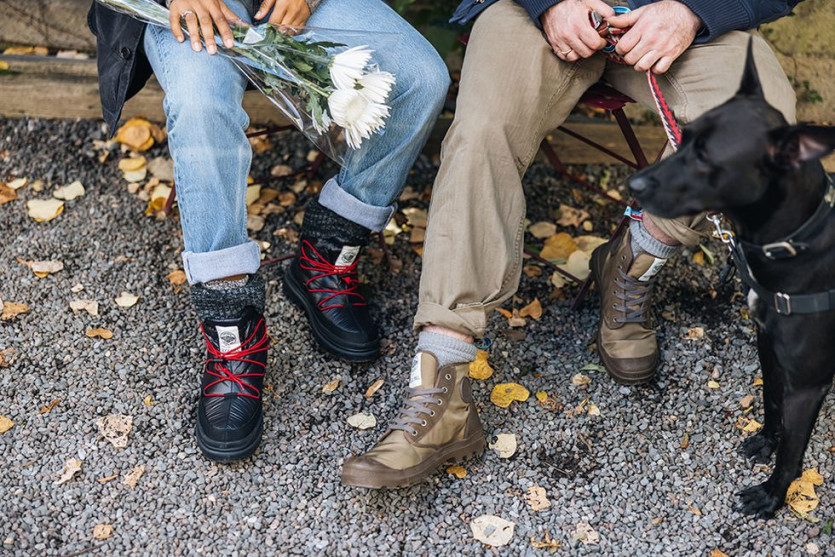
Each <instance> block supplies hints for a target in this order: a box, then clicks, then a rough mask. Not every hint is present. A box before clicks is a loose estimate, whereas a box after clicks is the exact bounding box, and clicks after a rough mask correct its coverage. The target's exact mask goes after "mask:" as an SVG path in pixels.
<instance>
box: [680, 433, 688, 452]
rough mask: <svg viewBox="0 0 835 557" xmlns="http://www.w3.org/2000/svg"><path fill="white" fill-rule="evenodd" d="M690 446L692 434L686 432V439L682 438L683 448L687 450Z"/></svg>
mask: <svg viewBox="0 0 835 557" xmlns="http://www.w3.org/2000/svg"><path fill="white" fill-rule="evenodd" d="M689 446H690V434H689V433H687V432H685V433H684V437H682V438H681V448H682V449H686V448H687V447H689Z"/></svg>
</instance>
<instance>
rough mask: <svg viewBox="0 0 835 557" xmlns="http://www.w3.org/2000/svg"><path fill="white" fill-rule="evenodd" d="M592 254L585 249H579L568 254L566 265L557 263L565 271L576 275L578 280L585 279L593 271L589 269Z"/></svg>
mask: <svg viewBox="0 0 835 557" xmlns="http://www.w3.org/2000/svg"><path fill="white" fill-rule="evenodd" d="M590 260H591V256H590V255H589V254H587V253H586V252H584V251H581V250H577V251H575V252H574V253H572V254H571V255H569V256H568V261H566V262H565V264H564V265H557V267H559V268H560V269H562V270H563V271H566V272H568V273H569V274H571V275H573V276H574V277H576V278H577V279H578V280H585V279H586V278H587V277H588V276H589V273H591V271H590V270H589V261H590Z"/></svg>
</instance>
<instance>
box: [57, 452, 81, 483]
mask: <svg viewBox="0 0 835 557" xmlns="http://www.w3.org/2000/svg"><path fill="white" fill-rule="evenodd" d="M80 471H81V461H80V460H78V459H77V458H71V459H69V460H68V461H67V462H65V463H64V468H63V469H62V470H61V472H60V473H59V475H58V479H57V480H55V482H53V485H61V484H65V483H67V482H68V481H70V480H71V479H72V478H73V476H75V475H76V474H77V473H78V472H80Z"/></svg>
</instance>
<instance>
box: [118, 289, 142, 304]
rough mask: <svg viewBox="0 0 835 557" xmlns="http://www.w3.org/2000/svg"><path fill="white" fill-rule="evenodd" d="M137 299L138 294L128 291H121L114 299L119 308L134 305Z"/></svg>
mask: <svg viewBox="0 0 835 557" xmlns="http://www.w3.org/2000/svg"><path fill="white" fill-rule="evenodd" d="M138 301H139V296H134V295H133V294H131V293H130V292H122V293H121V294H119V297H118V298H116V299H115V302H116V305H117V306H119V307H120V308H130V307H133V306H135V305H136V302H138Z"/></svg>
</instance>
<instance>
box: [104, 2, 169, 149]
mask: <svg viewBox="0 0 835 557" xmlns="http://www.w3.org/2000/svg"><path fill="white" fill-rule="evenodd" d="M160 4H162V2H161V1H160ZM87 26H88V27H90V31H92V32H93V34H94V35H95V36H96V51H97V54H96V56H97V58H96V60H97V62H98V67H99V94H100V95H101V110H102V116H103V117H104V121H105V122H107V125H108V126H110V130H111V133H114V132H115V130H116V124H117V122H118V121H119V116H120V115H121V114H122V107H123V106H124V105H125V101H127V100H128V99H129V98H131V97H132V96H134V95H135V94H136V93H138V92H139V90H140V89H142V87H144V86H145V83H146V82H147V81H148V78H149V77H151V74H152V73H153V72H152V71H151V64H150V63H149V62H148V58H147V57H146V56H145V52H144V50H143V49H142V38H143V36H144V34H145V24H144V23H142V22H141V21H139V20H136V19H133V18H132V17H130V16H127V15H123V14H119V13H116V12H114V11H113V10H109V9H107V8H105V7H104V6H102V5H100V4H98V3H97V2H95V1H94V2H93V5H92V6H90V11H89V13H88V14H87Z"/></svg>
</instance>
